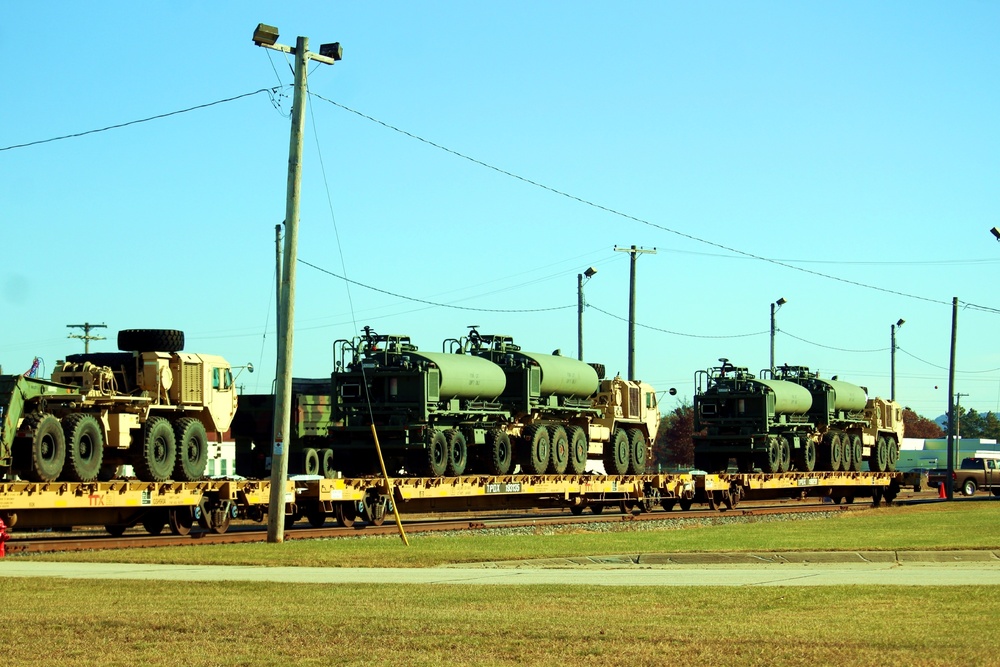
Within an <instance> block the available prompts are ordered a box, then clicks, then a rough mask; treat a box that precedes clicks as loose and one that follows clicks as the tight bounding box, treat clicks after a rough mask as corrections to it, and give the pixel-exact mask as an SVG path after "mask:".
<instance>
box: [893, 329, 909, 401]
mask: <svg viewBox="0 0 1000 667" xmlns="http://www.w3.org/2000/svg"><path fill="white" fill-rule="evenodd" d="M905 322H906V320H904V319H903V318H899V320H897V321H896V323H895V324H890V325H889V337H890V340H891V344H890V346H889V350H890V353H889V357H890V359H891V363H890V364H889V400H891V401H895V400H896V329H898V328H900V327H901V326H903V324H904V323H905Z"/></svg>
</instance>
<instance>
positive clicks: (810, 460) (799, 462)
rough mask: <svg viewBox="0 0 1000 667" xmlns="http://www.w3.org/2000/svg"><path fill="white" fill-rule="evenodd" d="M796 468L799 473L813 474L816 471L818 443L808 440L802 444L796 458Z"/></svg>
mask: <svg viewBox="0 0 1000 667" xmlns="http://www.w3.org/2000/svg"><path fill="white" fill-rule="evenodd" d="M795 468H796V469H797V470H798V471H799V472H812V471H813V470H815V469H816V443H815V442H813V441H812V440H808V439H807V440H806V441H805V442H803V443H802V447H801V449H799V451H798V453H797V455H796V458H795Z"/></svg>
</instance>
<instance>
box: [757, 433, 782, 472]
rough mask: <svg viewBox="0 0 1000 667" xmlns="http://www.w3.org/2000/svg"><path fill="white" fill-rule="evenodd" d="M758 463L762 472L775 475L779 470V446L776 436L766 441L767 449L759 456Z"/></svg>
mask: <svg viewBox="0 0 1000 667" xmlns="http://www.w3.org/2000/svg"><path fill="white" fill-rule="evenodd" d="M758 463H759V464H760V469H761V471H762V472H766V473H776V472H778V471H780V470H781V445H780V444H778V438H777V437H776V436H770V437H768V439H767V449H766V450H765V451H764V452H763V453H762V454H761V455H760V456H759V458H758Z"/></svg>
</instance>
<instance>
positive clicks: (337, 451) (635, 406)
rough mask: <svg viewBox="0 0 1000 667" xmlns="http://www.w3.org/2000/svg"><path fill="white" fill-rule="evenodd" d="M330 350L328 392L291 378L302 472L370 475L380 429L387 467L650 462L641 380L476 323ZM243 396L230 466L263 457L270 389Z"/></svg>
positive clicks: (552, 469)
mask: <svg viewBox="0 0 1000 667" xmlns="http://www.w3.org/2000/svg"><path fill="white" fill-rule="evenodd" d="M333 348H334V370H333V373H332V376H331V380H330V382H329V383H328V385H327V387H326V388H325V389H324V388H322V387H321V386H320V383H319V382H318V381H309V382H306V381H298V383H297V384H295V383H293V401H294V402H295V404H296V405H297V406H299V407H298V408H296V409H295V410H293V414H292V420H293V424H292V441H291V442H290V443H289V450H290V452H291V454H290V456H291V457H292V458H291V459H290V461H291V462H299V463H298V464H293V465H300V466H301V468H300V469H301V471H302V472H305V473H308V474H323V475H327V476H330V475H333V474H343V475H345V476H351V477H352V476H357V475H368V474H374V473H378V472H380V464H379V461H378V458H377V457H376V455H375V438H376V437H377V438H378V444H379V449H380V451H381V452H382V455H383V459H384V462H385V465H386V469H387V471H388V472H389V474H391V475H395V476H400V475H408V476H420V477H424V476H427V477H441V476H457V475H462V474H467V473H474V474H485V475H506V474H509V473H511V472H512V471H514V470H515V469H517V467H520V471H521V472H522V473H525V474H534V475H542V474H564V473H569V474H582V473H583V472H584V471H585V469H586V466H587V463H588V460H601V461H603V462H604V467H605V470H606V471H607V472H608V474H641V473H642V472H644V471H645V469H646V464H647V460H648V456H649V446H648V443H649V442H651V441H652V439H653V438H654V437H655V435H656V430H657V428H658V426H659V419H660V413H659V409H658V406H657V402H656V393H655V391H654V390H653V388H652V387H651V386H649V385H648V384H644V383H639V382H628V381H625V380H622V379H621V378H613V379H611V380H605V379H602V378H601V377H600V375H602V374H603V371H602V372H601V373H599V372H598V368H595V366H592V365H590V364H585V363H583V362H580V361H577V360H575V359H568V358H565V357H562V356H560V355H558V354H551V355H550V354H538V353H533V352H526V351H523V350H521V348H520V347H519V346H518V345H516V344H515V343H514V342H513V339H512V338H511V337H510V336H501V335H481V334H479V333H478V331H477V330H476V328H475V327H473V328H472V329H471V331H470V333H469V334H468V335H467V336H463V337H461V338H455V339H446V340H445V341H444V342H443V344H442V346H441V351H440V352H425V351H423V350H420V349H418V348H417V346H416V345H414V344H413V343H412V341H411V339H410V337H409V336H405V335H382V334H378V333H376V332H374V331H373V330H372V329H371V328H370V327H365V329H364V333H363V334H362V335H361V336H358V337H355V338H352V339H341V340H337V341H335V342H334V346H333ZM296 387H297V388H298V389H296ZM242 401H243V405H244V406H252V408H253V412H250V411H244V409H243V408H241V414H240V415H239V416H238V417H237V420H236V421H235V422H234V424H233V437H234V439H235V440H236V444H237V458H238V460H237V465H238V469H237V472H240V467H239V466H240V461H241V460H242V461H244V462H246V464H247V466H248V467H249V466H250V465H251V464H254V463H256V462H260V461H266V459H267V458H268V456H269V454H268V452H269V446H270V435H269V434H270V428H269V426H268V425H269V424H270V422H271V420H272V418H273V398H270V396H261V397H246V396H244V397H243V399H242ZM241 452H242V454H241ZM316 454H318V456H317V455H316ZM317 459H318V460H319V461H320V464H318V465H317V464H315V463H312V464H309V463H308V462H310V461H313V462H314V461H316V460H317ZM259 472H260V471H259V470H258V471H257V474H259ZM240 474H244V473H243V472H240Z"/></svg>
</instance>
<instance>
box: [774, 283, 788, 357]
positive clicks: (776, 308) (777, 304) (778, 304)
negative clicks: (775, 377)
mask: <svg viewBox="0 0 1000 667" xmlns="http://www.w3.org/2000/svg"><path fill="white" fill-rule="evenodd" d="M786 303H788V300H787V299H785V298H779V299H778V300H777V301H775V302H773V303H772V304H771V373H774V334H775V332H776V331H777V330H778V327H777V325H776V324H775V321H774V314H775V313H776V312H778V311H779V310H781V307H782V306H784V305H785V304H786Z"/></svg>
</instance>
